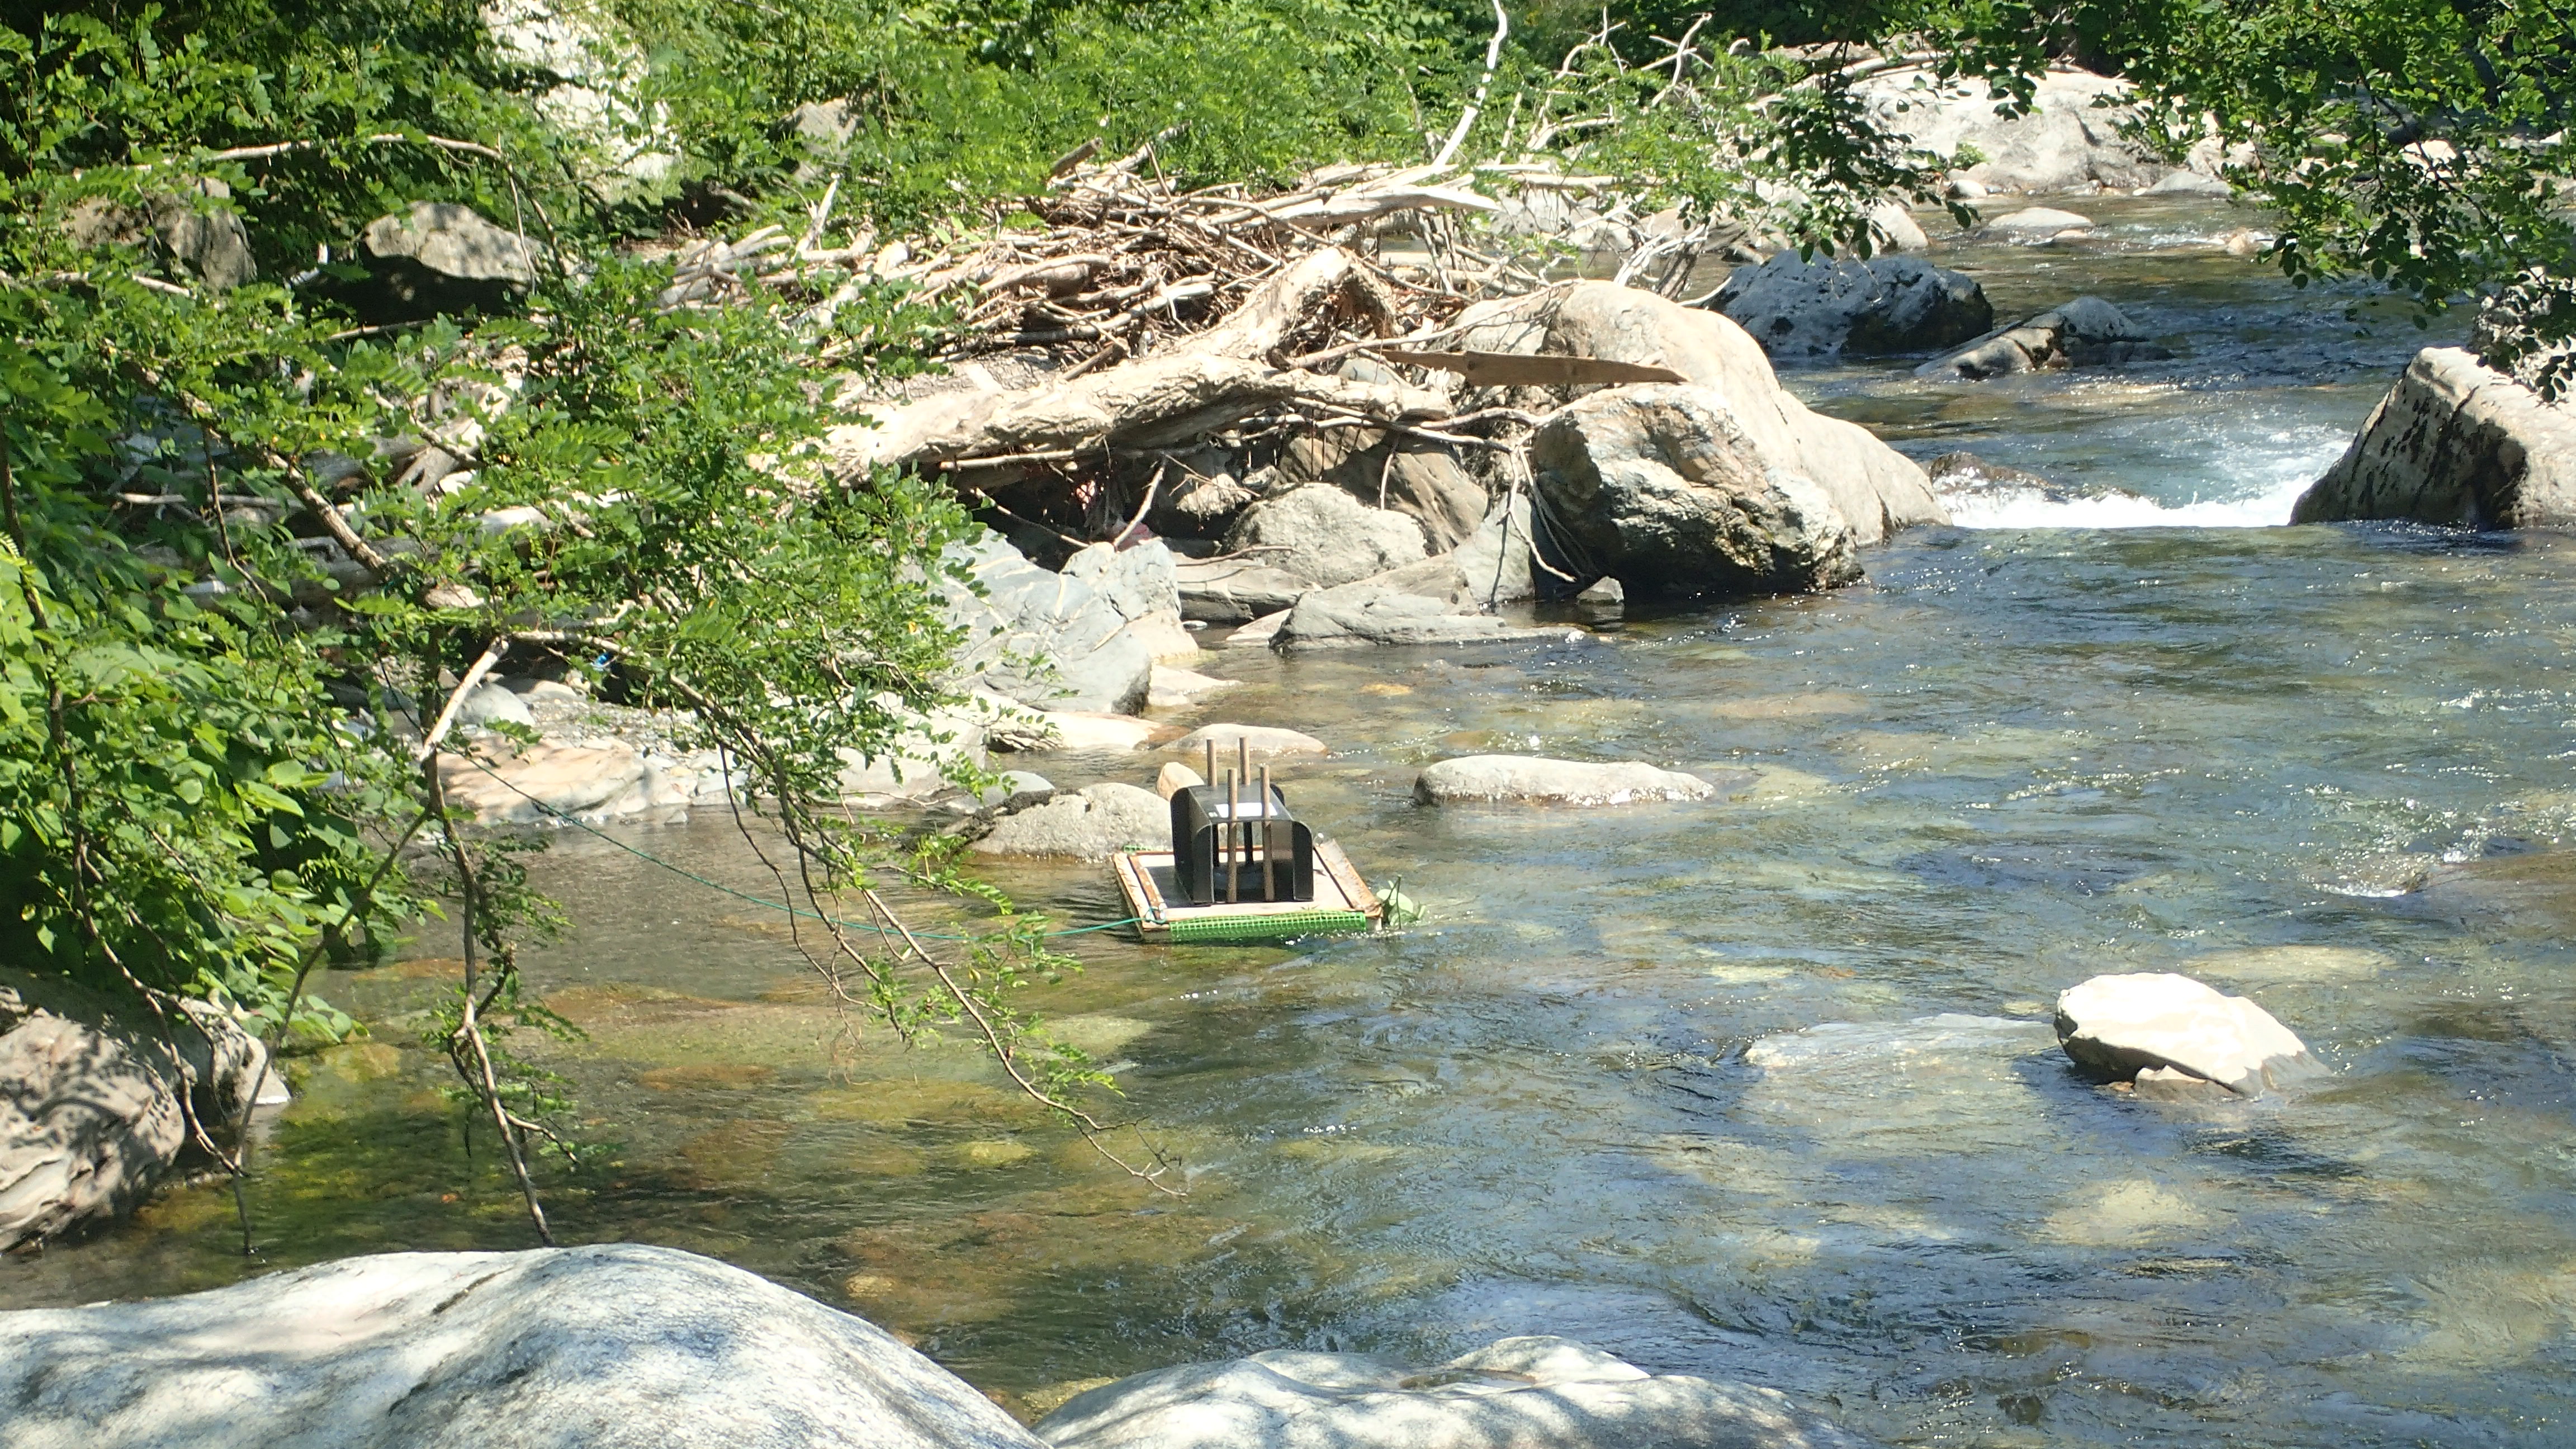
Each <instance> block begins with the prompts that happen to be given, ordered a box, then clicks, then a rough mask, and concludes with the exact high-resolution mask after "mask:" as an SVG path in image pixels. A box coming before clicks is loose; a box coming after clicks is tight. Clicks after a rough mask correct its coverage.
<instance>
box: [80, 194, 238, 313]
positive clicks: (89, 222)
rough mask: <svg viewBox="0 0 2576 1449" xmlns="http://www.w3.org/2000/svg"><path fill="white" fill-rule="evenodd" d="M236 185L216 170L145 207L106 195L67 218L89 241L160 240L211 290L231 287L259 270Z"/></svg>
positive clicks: (95, 243) (165, 252) (131, 242)
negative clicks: (236, 205) (236, 202)
mask: <svg viewBox="0 0 2576 1449" xmlns="http://www.w3.org/2000/svg"><path fill="white" fill-rule="evenodd" d="M232 195H233V190H232V188H231V187H230V186H227V185H226V184H224V183H223V182H221V181H218V180H216V179H214V178H213V177H211V176H208V177H200V178H198V179H196V180H194V181H191V182H187V183H184V184H183V185H181V186H180V188H179V189H178V190H177V191H174V192H167V193H164V194H162V195H159V196H155V197H152V198H151V199H150V200H149V202H148V203H147V204H146V205H144V206H141V207H134V206H127V205H123V204H121V203H119V202H115V201H111V200H109V199H108V198H106V197H104V196H92V197H86V198H84V199H82V200H81V201H79V202H77V203H74V204H73V206H72V207H71V210H70V213H69V214H68V215H67V216H65V217H64V219H63V229H64V231H66V232H67V233H69V234H70V236H71V239H72V241H73V242H74V243H75V244H77V245H80V246H84V247H99V246H108V245H111V244H121V245H125V246H136V247H139V246H143V245H145V244H146V243H147V242H150V243H157V244H158V245H159V247H160V250H161V253H162V255H164V256H165V257H167V258H168V259H169V260H170V261H171V262H173V263H175V264H176V265H177V267H178V269H179V270H180V271H181V272H183V273H184V274H186V275H187V276H189V277H192V278H194V279H195V280H196V282H197V284H198V285H199V286H201V287H203V288H204V289H205V290H207V291H210V292H228V291H231V290H232V289H233V288H235V287H238V286H240V285H241V284H242V283H244V282H247V281H250V280H251V279H252V278H254V277H257V276H258V275H259V264H258V262H257V260H256V259H254V258H253V257H252V256H251V250H250V233H249V232H247V231H245V230H243V228H242V222H241V215H240V213H238V212H236V211H234V210H233V208H232Z"/></svg>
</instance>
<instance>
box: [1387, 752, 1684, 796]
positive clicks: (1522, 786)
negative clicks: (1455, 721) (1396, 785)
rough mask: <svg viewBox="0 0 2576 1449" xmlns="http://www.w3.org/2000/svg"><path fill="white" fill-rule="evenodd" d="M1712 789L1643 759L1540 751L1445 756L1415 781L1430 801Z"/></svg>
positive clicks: (1418, 791) (1417, 793)
mask: <svg viewBox="0 0 2576 1449" xmlns="http://www.w3.org/2000/svg"><path fill="white" fill-rule="evenodd" d="M1711 790H1712V787H1711V786H1710V785H1709V783H1708V782H1707V781H1706V780H1703V779H1701V778H1700V777H1699V776H1697V775H1685V774H1681V773H1679V772H1678V771H1673V770H1659V769H1656V768H1655V767H1654V766H1652V765H1649V764H1645V763H1643V762H1642V761H1638V760H1621V761H1617V762H1615V763H1611V764H1594V763H1592V762H1589V761H1584V760H1550V759H1542V758H1540V757H1538V756H1535V755H1466V756H1462V757H1461V758H1459V759H1455V760H1442V761H1441V762H1439V763H1438V764H1436V765H1432V766H1430V767H1429V768H1427V769H1425V770H1424V771H1423V772H1422V774H1421V775H1420V776H1419V777H1417V778H1416V779H1415V780H1414V782H1413V798H1414V799H1415V800H1417V801H1419V802H1421V803H1422V804H1425V805H1468V804H1479V803H1502V804H1518V805H1577V806H1591V805H1635V804H1639V803H1642V802H1645V801H1650V800H1705V799H1707V798H1708V797H1709V794H1710V793H1711Z"/></svg>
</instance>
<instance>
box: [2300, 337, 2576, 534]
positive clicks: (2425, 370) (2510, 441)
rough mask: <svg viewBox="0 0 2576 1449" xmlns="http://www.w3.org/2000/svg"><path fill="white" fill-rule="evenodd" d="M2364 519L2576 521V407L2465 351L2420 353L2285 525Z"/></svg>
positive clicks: (2539, 524)
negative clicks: (2549, 398)
mask: <svg viewBox="0 0 2576 1449" xmlns="http://www.w3.org/2000/svg"><path fill="white" fill-rule="evenodd" d="M2359 518H2409V519H2414V520H2416V521H2418V522H2421V523H2443V524H2455V525H2461V526H2465V527H2469V528H2567V527H2571V526H2576V405H2569V404H2566V403H2556V404H2552V403H2544V402H2542V401H2541V400H2540V394H2539V393H2537V392H2534V391H2533V390H2532V389H2530V388H2529V387H2526V386H2524V385H2523V384H2522V382H2520V381H2519V380H2517V379H2515V378H2513V377H2510V376H2508V375H2506V374H2504V373H2501V372H2498V371H2496V370H2495V369H2494V368H2491V367H2489V366H2487V365H2486V364H2485V363H2483V362H2480V361H2479V360H2478V359H2477V356H2476V355H2475V354H2474V353H2471V352H2468V351H2466V350H2464V349H2462V348H2457V347H2428V348H2426V349H2424V350H2423V351H2422V352H2419V353H2417V354H2415V360H2414V361H2413V362H2411V363H2409V364H2407V367H2406V371H2405V373H2404V375H2402V376H2400V377H2399V378H2398V379H2397V385H2396V386H2395V387H2392V388H2390V389H2389V390H2388V395H2387V396H2386V397H2384V398H2381V399H2380V401H2379V406H2378V407H2376V408H2373V409H2372V410H2371V413H2370V418H2369V420H2368V421H2366V422H2364V423H2363V424H2362V425H2361V431H2360V433H2359V434H2357V435H2355V437H2354V438H2353V440H2352V446H2351V447H2349V448H2347V449H2345V450H2344V455H2343V457H2342V458H2341V459H2339V460H2337V461H2336V463H2335V465H2334V466H2333V467H2332V468H2329V469H2327V470H2326V474H2325V476H2324V477H2322V478H2319V479H2318V480H2317V481H2316V482H2315V483H2313V484H2311V485H2310V486H2309V488H2308V491H2307V492H2305V493H2302V494H2300V495H2299V501H2298V503H2297V505H2296V506H2295V507H2293V508H2292V509H2291V510H2290V521H2291V522H2292V523H2332V522H2337V521H2340V520H2345V519H2359Z"/></svg>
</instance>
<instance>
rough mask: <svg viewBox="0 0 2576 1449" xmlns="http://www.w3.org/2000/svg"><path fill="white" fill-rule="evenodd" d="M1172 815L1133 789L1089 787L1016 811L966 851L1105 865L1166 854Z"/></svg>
mask: <svg viewBox="0 0 2576 1449" xmlns="http://www.w3.org/2000/svg"><path fill="white" fill-rule="evenodd" d="M1171 841H1172V812H1171V809H1170V807H1169V806H1167V805H1165V804H1164V803H1163V799H1162V797H1161V796H1159V795H1156V794H1155V793H1154V792H1153V791H1151V790H1140V789H1138V788H1137V787H1136V786H1134V785H1121V784H1116V783H1114V782H1113V783H1110V784H1105V785H1094V786H1091V787H1090V788H1089V789H1086V790H1078V791H1075V792H1073V793H1072V794H1058V795H1056V796H1055V797H1054V798H1053V799H1050V800H1048V801H1047V802H1046V803H1045V804H1043V805H1037V806H1033V807H1031V808H1029V809H1026V810H1020V811H1015V812H1013V813H1011V814H1008V815H1005V816H1003V817H1002V818H1001V819H999V820H997V821H995V822H994V823H993V829H992V831H991V833H990V834H987V835H986V836H984V837H983V838H982V839H980V840H978V841H976V842H975V843H974V845H973V846H972V847H971V848H972V849H973V850H975V851H976V852H977V853H978V854H982V855H1060V856H1073V857H1076V858H1078V859H1082V860H1105V859H1107V858H1108V857H1110V856H1112V855H1115V854H1117V853H1118V852H1119V851H1122V850H1166V849H1169V848H1170V847H1171Z"/></svg>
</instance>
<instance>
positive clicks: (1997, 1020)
mask: <svg viewBox="0 0 2576 1449" xmlns="http://www.w3.org/2000/svg"><path fill="white" fill-rule="evenodd" d="M2057 1044H2058V1042H2057V1034H2056V1033H2055V1032H2054V1031H2052V1030H2050V1029H2049V1024H2048V1023H2047V1022H2044V1021H2019V1020H2015V1019H2014V1018H2011V1017H2005V1016H1969V1015H1966V1014H1963V1013H1960V1012H1955V1011H1945V1012H1943V1013H1941V1014H1940V1015H1938V1016H1918V1017H1916V1018H1914V1019H1913V1020H1912V1021H1894V1022H1849V1021H1833V1022H1826V1023H1825V1024H1823V1025H1821V1026H1811V1027H1806V1028H1804V1029H1802V1030H1799V1031H1789V1032H1781V1033H1778V1034H1777V1035H1773V1036H1766V1037H1763V1038H1762V1039H1761V1040H1759V1041H1756V1042H1755V1043H1753V1045H1751V1046H1750V1047H1747V1048H1746V1049H1745V1052H1744V1060H1745V1063H1746V1064H1747V1065H1748V1066H1756V1067H1760V1068H1762V1069H1763V1070H1765V1071H1769V1072H1794V1071H1801V1070H1815V1069H1823V1070H1840V1069H1843V1068H1849V1067H1865V1068H1867V1069H1869V1070H1871V1071H1886V1070H1888V1069H1890V1068H1907V1069H1910V1068H1913V1067H1916V1066H1930V1065H1937V1064H1941V1063H1947V1062H1952V1061H1963V1062H1972V1063H1983V1062H1990V1061H1996V1060H2004V1061H2009V1060H2012V1059H2013V1058H2016V1057H2025V1056H2029V1055H2031V1054H2032V1053H2034V1052H2041V1051H2046V1050H2047V1049H2048V1048H2050V1047H2053V1046H2056V1045H2057Z"/></svg>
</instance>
